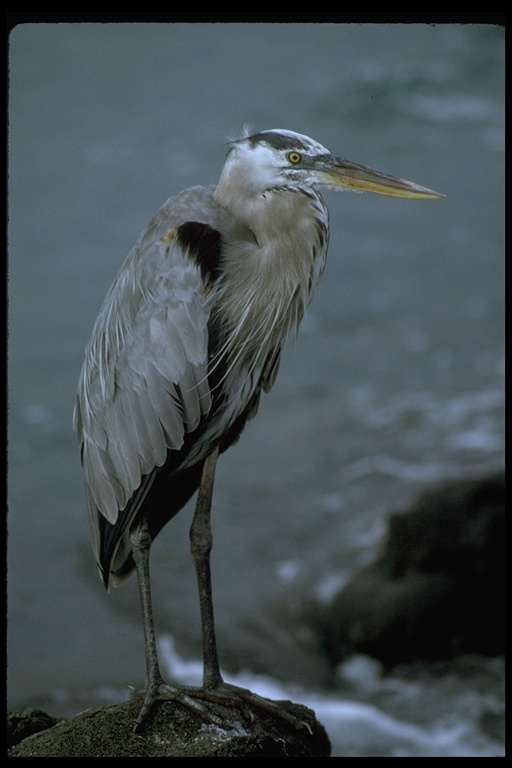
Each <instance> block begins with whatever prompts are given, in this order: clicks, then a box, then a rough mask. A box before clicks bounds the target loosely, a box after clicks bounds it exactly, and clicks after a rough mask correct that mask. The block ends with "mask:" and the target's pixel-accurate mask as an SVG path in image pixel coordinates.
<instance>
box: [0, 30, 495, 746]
mask: <svg viewBox="0 0 512 768" xmlns="http://www.w3.org/2000/svg"><path fill="white" fill-rule="evenodd" d="M9 42H10V48H9V66H10V73H9V76H10V81H9V232H8V234H9V259H8V298H9V337H8V344H9V349H8V362H9V370H8V374H9V393H8V395H9V451H8V503H9V511H8V568H9V570H8V701H9V705H10V706H12V707H16V708H21V707H24V706H38V707H42V708H44V709H46V710H47V711H48V712H50V714H53V715H73V714H75V713H76V712H78V711H80V710H83V709H85V708H87V707H90V706H94V705H98V704H102V703H105V702H109V701H116V700H119V699H123V698H125V697H126V696H127V693H128V691H127V686H128V685H135V686H137V685H142V683H143V679H144V653H143V638H142V627H141V622H140V616H139V605H138V596H137V587H136V581H135V579H131V580H130V581H129V582H127V583H126V584H125V585H124V586H123V588H121V589H119V590H116V591H115V592H113V593H112V594H110V595H107V594H106V593H105V592H104V590H103V587H102V585H101V583H100V580H99V578H98V577H97V573H96V567H95V564H94V562H93V558H92V554H91V549H90V544H89V538H88V536H89V532H88V525H87V520H86V515H85V507H84V498H83V487H82V475H81V468H80V464H79V459H78V454H77V449H76V444H75V436H74V434H73V432H72V426H71V424H72V411H73V406H74V399H75V391H76V382H77V379H78V375H79V370H80V366H81V362H82V357H83V349H84V346H85V344H86V342H87V340H88V338H89V335H90V333H91V330H92V325H93V322H94V319H95V317H96V314H97V311H98V309H99V307H100V304H101V302H102V301H103V297H104V295H105V293H106V291H107V289H108V287H109V285H110V283H111V281H112V279H113V277H114V275H115V273H116V271H117V269H118V268H119V266H120V264H121V262H122V260H123V259H124V258H125V256H126V255H127V253H128V251H129V250H130V248H131V246H132V245H133V243H134V241H135V240H136V238H137V237H138V235H139V233H140V231H141V230H142V229H143V228H144V227H145V225H146V224H147V222H148V220H149V219H150V217H151V216H152V215H153V213H154V212H155V211H156V210H157V209H158V208H159V207H160V205H161V204H162V203H163V202H164V201H165V200H166V199H167V198H168V197H170V196H171V195H173V194H174V193H176V192H178V191H179V190H181V189H182V188H184V187H186V186H190V185H194V184H211V183H215V182H216V180H217V179H218V175H219V172H220V169H221V167H222V163H223V159H224V155H225V150H226V141H227V139H228V138H232V137H236V136H237V135H239V134H240V132H241V130H242V127H243V125H244V124H246V123H249V124H251V125H252V126H253V128H254V129H255V130H262V129H265V128H276V127H277V128H290V129H292V130H296V131H298V132H301V133H306V134H308V135H310V136H312V137H313V138H315V139H317V140H318V141H320V142H321V143H323V144H324V145H326V146H327V147H329V149H330V150H331V151H332V152H334V153H335V154H338V155H341V156H342V157H346V158H349V159H351V160H354V161H356V162H360V163H363V164H365V165H369V166H370V167H374V168H377V169H379V170H382V171H387V172H389V173H392V174H394V175H398V176H402V177H404V178H408V179H411V180H413V181H415V182H417V183H419V184H422V185H425V186H428V187H431V188H433V189H436V190H439V191H441V192H443V193H445V194H446V198H445V199H444V200H442V201H437V202H419V201H400V200H396V199H392V198H384V197H382V196H377V195H375V196H372V195H352V194H343V195H341V194H334V193H326V197H327V201H328V204H329V208H330V212H331V245H330V255H329V260H328V266H327V270H326V273H325V277H324V280H323V283H322V285H321V287H320V290H319V291H318V294H317V295H316V297H315V298H314V300H313V303H312V305H311V308H310V311H309V313H308V316H307V318H306V320H305V322H304V324H303V327H302V329H301V333H300V334H299V338H298V341H297V343H296V344H295V345H290V347H289V348H288V350H287V353H286V355H285V357H284V359H283V361H282V364H281V371H280V375H279V377H278V381H277V384H276V385H275V387H274V389H273V391H272V392H271V394H270V395H268V396H266V397H265V398H264V399H263V401H262V403H261V407H260V411H259V414H258V417H257V419H256V420H255V421H253V422H251V423H250V425H249V426H248V427H247V429H246V431H245V433H244V435H243V437H242V439H241V441H240V442H239V444H238V445H237V446H236V448H234V449H232V450H231V451H229V452H228V453H227V454H225V455H224V456H223V457H222V460H221V461H220V462H219V467H218V476H217V481H216V494H215V501H214V507H215V509H214V523H213V526H214V549H213V578H214V599H215V608H216V619H217V629H218V640H219V648H220V656H221V665H222V667H223V669H224V670H225V672H226V673H227V674H228V675H230V676H231V677H232V678H233V679H235V680H238V681H240V682H241V683H242V684H248V685H251V687H253V688H255V689H256V690H259V691H260V692H262V693H264V694H265V693H266V694H267V695H270V696H273V695H275V696H277V697H285V698H293V699H294V700H295V701H300V702H303V703H305V704H308V705H309V706H312V707H313V708H314V709H315V710H316V712H317V715H318V717H319V719H320V720H321V721H322V722H324V724H325V725H326V727H327V729H328V731H329V735H330V738H331V741H332V743H333V755H356V756H365V755H366V756H367V755H375V756H386V755H390V756H427V755H434V756H445V755H447V756H479V755H495V754H502V753H503V660H502V659H485V658H479V657H471V658H462V659H459V660H457V661H454V662H451V663H449V664H437V665H436V664H430V665H427V664H419V665H413V666H409V667H404V668H401V669H398V670H396V671H395V672H394V673H393V674H391V675H388V676H384V677H383V676H381V674H380V672H381V670H380V668H379V665H378V664H377V663H376V662H373V661H371V660H370V659H367V658H364V657H355V658H352V659H350V660H348V661H346V662H345V663H344V664H342V665H341V666H340V668H339V669H337V670H331V669H330V668H329V665H328V663H327V661H326V659H325V656H324V654H323V651H322V648H321V643H320V641H319V639H318V637H317V635H316V634H315V632H314V630H313V628H312V623H311V621H310V617H311V614H312V613H313V612H314V607H315V606H316V605H318V604H320V603H321V602H322V601H324V600H327V599H328V598H329V597H330V595H331V594H332V593H333V591H334V590H335V589H336V588H337V587H339V586H340V585H341V584H342V583H343V582H344V581H346V580H347V579H349V578H350V576H351V574H353V573H354V571H355V570H356V569H357V568H358V567H359V566H361V565H363V564H366V563H368V562H369V561H371V559H372V558H373V557H374V555H375V551H376V548H377V546H378V544H379V541H380V539H381V537H382V535H383V532H384V530H385V521H386V518H387V516H388V515H389V514H390V512H393V511H396V510H400V509H405V508H406V507H407V505H408V504H409V503H410V502H411V501H413V500H414V498H415V497H416V495H417V493H418V492H420V491H422V490H424V489H426V488H430V487H433V486H434V485H435V484H436V483H438V482H440V481H442V480H444V479H455V478H463V477H471V478H475V477H479V476H481V475H484V474H486V473H487V472H489V471H493V470H496V469H500V468H501V467H502V465H503V454H504V447H503V444H504V405H503V401H504V29H503V28H500V27H498V26H491V25H449V24H442V25H438V26H428V25H421V24H420V25H414V24H413V25H411V24H405V25H400V24H397V25H395V24H390V25H374V24H363V25H356V24H284V25H283V24H252V23H251V24H82V23H80V24H78V23H77V24H64V23H61V24H25V25H22V26H19V27H17V28H15V29H14V30H13V32H12V33H11V36H10V41H9ZM190 511H191V509H190V508H187V509H186V510H185V511H183V512H182V513H181V514H180V515H179V516H178V517H177V518H176V519H175V520H174V521H173V522H172V523H171V524H170V525H169V526H168V527H167V528H166V529H165V530H164V532H162V534H161V535H160V537H159V538H158V539H157V541H156V543H155V545H154V547H153V583H154V593H155V603H156V617H157V619H156V620H157V630H158V633H159V638H160V645H161V652H162V654H163V656H164V660H165V663H164V667H165V669H166V670H167V672H168V674H172V675H173V676H174V677H175V679H178V680H184V681H187V682H193V681H196V680H197V674H198V665H199V662H200V658H201V647H200V638H199V623H198V609H197V598H196V587H195V582H194V575H193V569H192V565H191V562H190V558H189V552H188V526H189V524H190ZM199 666H200V665H199Z"/></svg>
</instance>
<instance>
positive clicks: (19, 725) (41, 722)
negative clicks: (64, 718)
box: [7, 709, 61, 749]
mask: <svg viewBox="0 0 512 768" xmlns="http://www.w3.org/2000/svg"><path fill="white" fill-rule="evenodd" d="M60 719H61V718H57V717H50V715H47V714H46V712H42V711H41V710H40V709H24V710H23V711H22V712H8V713H7V749H10V747H13V746H14V745H15V744H19V742H20V741H23V739H26V738H28V736H32V735H33V734H34V733H39V731H45V730H46V729H47V728H51V727H52V726H53V725H56V724H57V723H58V722H60Z"/></svg>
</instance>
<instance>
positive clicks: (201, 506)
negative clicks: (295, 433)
mask: <svg viewBox="0 0 512 768" xmlns="http://www.w3.org/2000/svg"><path fill="white" fill-rule="evenodd" d="M218 455H219V447H218V446H217V447H216V448H214V450H213V451H212V452H211V453H210V454H209V455H208V456H207V457H206V459H205V462H204V465H203V471H202V474H201V483H200V485H199V493H198V496H197V502H196V509H195V512H194V518H193V520H192V525H191V528H190V549H191V553H192V560H193V562H194V566H195V569H196V575H197V586H198V591H199V605H200V609H201V626H202V633H203V664H204V671H203V687H204V688H206V689H211V688H216V687H217V686H218V685H220V684H221V683H222V676H221V673H220V668H219V659H218V655H217V641H216V639H215V623H214V618H213V599H212V582H211V572H210V552H211V549H212V542H213V538H212V532H211V526H210V512H211V506H212V493H213V481H214V477H215V465H216V462H217V456H218Z"/></svg>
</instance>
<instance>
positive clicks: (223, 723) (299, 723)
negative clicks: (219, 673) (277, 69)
mask: <svg viewBox="0 0 512 768" xmlns="http://www.w3.org/2000/svg"><path fill="white" fill-rule="evenodd" d="M157 701H177V702H180V703H181V704H184V705H185V706H187V707H190V709H193V710H194V711H196V712H198V713H199V714H200V715H201V716H202V717H203V718H204V719H206V720H208V721H209V722H210V723H213V724H214V725H217V726H218V727H219V728H224V729H229V730H233V729H234V728H236V725H237V724H236V721H234V720H232V719H231V718H229V717H222V716H220V715H219V713H218V712H213V711H212V710H211V708H210V707H209V706H208V704H216V705H219V706H221V707H226V708H228V709H237V710H238V711H239V712H240V713H241V715H242V717H243V718H244V719H245V720H246V721H248V722H252V721H253V720H254V713H253V711H252V710H253V709H261V710H263V711H264V712H269V713H270V714H273V715H275V716H277V717H280V718H281V719H282V720H284V721H285V722H287V723H289V724H290V725H292V726H293V727H294V728H297V729H302V728H305V729H306V730H308V731H309V732H310V733H312V731H311V727H310V725H309V723H307V722H306V721H305V720H301V719H300V718H298V717H295V716H294V715H291V714H290V713H289V712H288V711H287V710H286V709H284V708H283V707H282V706H280V705H279V704H278V703H277V702H275V701H271V699H265V698H264V697H263V696H258V694H257V693H253V692H252V691H250V690H249V689H247V688H239V687H238V686H236V685H231V684H229V683H225V682H223V681H222V682H221V683H220V684H219V685H216V686H215V687H211V688H210V687H206V688H205V687H201V688H197V687H189V686H186V687H182V688H177V687H175V686H173V685H169V684H168V683H165V682H163V681H160V682H159V683H157V684H155V685H153V686H149V688H148V689H147V691H146V692H145V697H144V704H143V705H142V709H141V711H140V713H139V716H138V718H137V722H136V724H135V728H134V732H135V733H139V732H140V731H141V730H142V729H143V726H144V723H145V722H146V719H147V717H148V715H149V713H150V711H151V710H152V708H153V706H154V705H155V704H156V702H157Z"/></svg>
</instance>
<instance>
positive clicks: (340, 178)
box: [318, 157, 444, 200]
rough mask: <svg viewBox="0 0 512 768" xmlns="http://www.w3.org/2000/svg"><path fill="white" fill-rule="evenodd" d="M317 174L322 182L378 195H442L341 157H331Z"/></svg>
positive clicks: (422, 198)
mask: <svg viewBox="0 0 512 768" xmlns="http://www.w3.org/2000/svg"><path fill="white" fill-rule="evenodd" d="M318 176H319V177H320V178H321V180H322V182H323V183H324V184H327V185H329V186H334V187H344V188H345V189H352V190H354V191H355V192H376V193H377V194H379V195H391V196H392V197H410V198H415V199H416V200H435V199H436V198H439V197H444V195H442V194H441V193H440V192H434V191H433V190H432V189H427V187H420V186H419V184H413V182H412V181H406V180H405V179H398V178H397V177H396V176H389V175H388V174H387V173H381V172H380V171H372V169H371V168H366V167H365V166H364V165H357V163H351V162H350V161H349V160H343V159H342V158H341V157H335V158H333V163H332V165H329V168H328V169H322V170H320V171H319V172H318Z"/></svg>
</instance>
